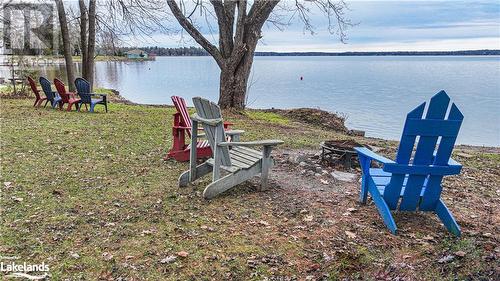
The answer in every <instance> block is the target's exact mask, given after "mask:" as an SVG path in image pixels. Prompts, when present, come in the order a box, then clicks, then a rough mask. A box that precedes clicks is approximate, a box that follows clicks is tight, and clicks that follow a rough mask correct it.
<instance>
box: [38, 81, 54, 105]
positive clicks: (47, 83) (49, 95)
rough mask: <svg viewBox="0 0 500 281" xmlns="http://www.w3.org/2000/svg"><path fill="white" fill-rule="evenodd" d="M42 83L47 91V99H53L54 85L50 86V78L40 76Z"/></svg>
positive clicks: (45, 91)
mask: <svg viewBox="0 0 500 281" xmlns="http://www.w3.org/2000/svg"><path fill="white" fill-rule="evenodd" d="M39 81H40V85H41V86H42V90H43V92H44V93H45V96H47V100H49V101H53V100H54V93H53V92H52V87H51V86H50V81H49V79H47V78H45V77H40V80H39Z"/></svg>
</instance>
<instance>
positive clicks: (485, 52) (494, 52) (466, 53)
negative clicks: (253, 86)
mask: <svg viewBox="0 0 500 281" xmlns="http://www.w3.org/2000/svg"><path fill="white" fill-rule="evenodd" d="M255 55H256V56H498V55H500V50H471V51H432V52H344V53H327V52H286V53H278V52H255Z"/></svg>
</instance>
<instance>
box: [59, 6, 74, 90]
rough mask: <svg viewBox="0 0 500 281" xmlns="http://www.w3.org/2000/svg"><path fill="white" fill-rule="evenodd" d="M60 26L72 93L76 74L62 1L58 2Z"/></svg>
mask: <svg viewBox="0 0 500 281" xmlns="http://www.w3.org/2000/svg"><path fill="white" fill-rule="evenodd" d="M56 5H57V13H58V16H59V24H60V25H61V34H62V40H63V50H64V60H65V61H66V74H67V76H68V86H69V90H70V91H74V90H75V85H74V81H75V72H74V71H73V57H72V55H73V54H72V52H71V41H70V38H69V31H68V22H67V20H66V12H65V11H64V4H63V2H62V0H56Z"/></svg>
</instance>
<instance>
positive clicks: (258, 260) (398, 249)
mask: <svg viewBox="0 0 500 281" xmlns="http://www.w3.org/2000/svg"><path fill="white" fill-rule="evenodd" d="M31 105H32V102H31V100H24V99H2V100H0V126H1V127H0V128H1V137H0V145H1V152H0V156H1V174H0V184H1V186H0V189H1V193H0V196H1V198H0V202H1V204H0V221H1V225H0V256H3V257H5V256H9V257H12V256H17V257H19V263H22V262H27V263H34V264H36V263H41V262H45V263H46V264H48V265H49V266H50V275H51V279H52V280H63V279H69V280H96V279H103V280H117V279H119V278H122V279H121V280H143V279H147V280H163V279H171V280H262V279H264V278H266V277H267V278H270V280H295V279H298V280H304V279H306V278H310V280H316V279H320V278H325V279H331V280H335V279H343V278H346V277H348V278H350V279H377V278H378V279H389V278H394V277H400V278H402V279H407V280H410V279H429V280H431V279H436V278H441V279H449V280H451V279H453V278H459V279H461V278H470V279H475V278H478V279H480V278H483V279H491V280H494V279H495V277H498V275H495V274H498V273H499V271H498V270H499V265H498V252H499V249H500V248H499V247H498V244H497V242H498V240H497V239H498V230H499V226H498V222H499V221H498V215H499V214H498V210H497V209H498V206H499V205H498V204H499V199H498V195H499V194H498V192H499V191H498V186H499V182H500V180H499V167H500V164H499V163H500V159H499V157H498V152H497V151H494V152H491V151H483V150H481V151H479V150H477V149H472V150H470V151H467V153H468V154H470V155H471V156H472V157H471V158H468V157H467V158H463V159H461V158H460V157H459V160H463V161H465V163H467V165H466V166H467V167H466V168H465V169H464V173H462V175H461V176H459V177H453V178H452V180H450V181H447V186H445V190H446V189H447V188H448V190H446V192H447V193H446V195H447V197H446V198H453V202H454V203H455V204H451V206H452V207H451V209H452V211H453V212H454V214H455V215H456V216H457V219H458V221H459V223H460V224H461V225H462V227H463V229H464V236H463V237H462V238H461V239H456V238H453V237H452V236H451V235H449V234H448V233H446V231H445V230H444V228H443V227H442V226H441V225H439V223H438V222H437V220H435V219H434V218H433V217H432V216H431V215H429V216H424V218H423V219H422V217H419V216H417V217H415V218H414V217H411V218H410V219H406V217H405V216H402V217H399V219H401V218H402V219H403V220H405V221H408V222H406V223H403V226H402V228H403V229H406V232H405V231H403V233H402V234H401V235H398V236H393V235H391V234H389V233H388V231H387V230H386V229H385V227H384V226H383V224H382V222H381V220H380V218H379V217H378V214H377V212H376V210H375V207H374V206H373V205H372V204H369V205H368V206H360V205H358V204H357V203H356V198H357V188H358V186H357V185H358V183H354V184H352V185H346V186H345V190H347V191H346V192H343V193H342V194H343V195H342V196H345V197H341V196H340V195H339V193H335V192H337V191H335V192H334V191H331V192H330V191H327V192H321V191H311V192H306V191H300V190H299V191H297V190H288V189H287V187H286V185H283V184H281V185H280V187H279V188H274V189H271V190H269V191H267V192H256V191H255V190H254V189H255V186H256V185H255V183H253V182H249V183H245V184H242V185H241V187H238V188H236V189H234V190H233V191H230V192H228V193H227V194H224V195H223V196H220V197H217V198H216V199H214V200H211V201H205V200H203V199H202V196H201V192H202V191H203V188H204V186H205V185H206V184H207V183H208V181H209V177H207V178H206V179H205V180H204V181H203V180H202V181H201V182H197V183H196V184H194V185H193V186H192V187H188V188H185V189H179V188H178V187H177V178H178V176H179V175H180V173H181V172H182V171H184V170H186V169H187V166H188V165H187V163H178V162H174V161H163V160H162V157H163V156H164V155H165V153H166V150H167V148H168V147H169V146H170V144H171V136H170V135H171V131H170V130H171V128H170V126H171V122H172V121H171V114H172V113H174V109H173V108H171V107H168V108H167V107H154V106H137V105H125V104H119V103H112V104H111V105H110V107H109V110H110V112H109V113H107V114H106V113H103V112H104V109H103V108H101V107H97V111H98V113H96V114H90V113H86V112H81V113H77V112H61V111H58V110H52V109H49V108H40V109H34V108H33V107H32V106H31ZM266 114H269V116H267V115H266ZM226 117H227V119H228V121H231V122H233V123H234V124H235V125H234V128H238V129H243V130H245V131H246V132H247V133H246V134H245V135H244V136H243V140H253V139H262V138H265V139H272V138H278V139H283V140H284V141H285V142H286V145H285V146H283V147H282V148H281V149H280V150H279V151H277V152H276V154H282V153H284V152H286V151H288V150H296V149H306V148H316V147H317V144H318V143H319V142H320V141H321V140H325V139H332V138H347V137H348V136H345V135H341V134H338V133H334V132H328V131H325V130H323V129H321V128H316V127H310V126H306V125H304V124H299V123H297V122H295V121H292V120H288V119H286V118H285V117H282V116H280V115H277V114H275V113H263V112H258V113H255V112H249V113H248V114H247V115H240V114H234V113H233V114H230V113H228V114H226ZM402 118H403V117H402ZM304 127H305V129H304ZM357 140H358V141H361V142H370V143H374V144H376V145H379V146H387V147H393V143H392V142H386V141H379V140H368V139H361V138H358V139H357ZM464 149H465V148H464ZM483 174H484V176H482V175H483ZM271 179H272V175H271ZM290 180H293V178H290ZM454 186H457V187H454ZM458 186H460V188H458ZM495 186H496V188H495ZM462 187H463V188H465V189H466V191H467V192H466V193H462V192H463V190H462V189H463V188H462ZM450 188H451V190H450ZM453 188H455V190H454V189H453ZM464 194H466V195H464ZM337 195H338V196H337ZM336 198H337V199H336ZM336 200H337V201H336ZM447 202H449V201H447ZM481 204H482V205H481ZM349 206H350V207H355V208H356V209H357V211H355V212H353V214H348V215H343V213H345V212H346V211H345V209H346V208H348V207H349ZM495 206H496V207H495ZM309 216H312V217H313V219H309V218H310V217H309ZM473 216H475V217H473ZM431 217H432V218H431ZM396 221H398V218H397V220H396ZM422 222H424V224H426V223H428V224H429V226H425V227H424V229H423V230H421V229H419V225H421V224H422ZM353 232H354V233H355V237H351V236H350V235H349V233H353ZM346 234H348V235H347V236H349V237H350V238H352V239H349V237H346ZM365 234H366V236H365ZM457 251H463V252H464V253H465V255H464V257H458V256H456V255H455V258H454V259H453V260H451V261H446V262H444V263H441V262H438V260H439V259H440V258H442V257H443V256H446V255H449V254H453V253H455V252H457ZM184 252H185V253H184ZM183 256H184V257H183ZM172 257H174V258H172ZM497 280H498V279H497Z"/></svg>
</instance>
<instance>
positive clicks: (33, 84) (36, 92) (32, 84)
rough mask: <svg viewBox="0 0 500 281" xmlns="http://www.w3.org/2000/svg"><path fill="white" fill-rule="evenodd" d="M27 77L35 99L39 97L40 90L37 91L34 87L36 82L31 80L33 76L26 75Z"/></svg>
mask: <svg viewBox="0 0 500 281" xmlns="http://www.w3.org/2000/svg"><path fill="white" fill-rule="evenodd" d="M27 79H28V83H29V84H30V87H31V90H32V91H33V93H34V94H35V96H36V98H37V99H40V98H41V97H40V92H39V91H38V88H37V87H36V83H35V80H33V78H31V77H29V76H28V77H27Z"/></svg>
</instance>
